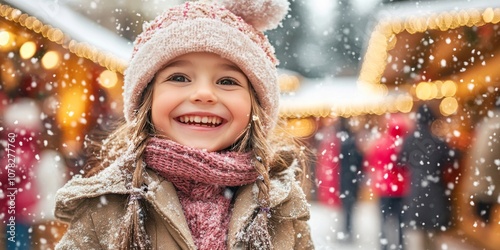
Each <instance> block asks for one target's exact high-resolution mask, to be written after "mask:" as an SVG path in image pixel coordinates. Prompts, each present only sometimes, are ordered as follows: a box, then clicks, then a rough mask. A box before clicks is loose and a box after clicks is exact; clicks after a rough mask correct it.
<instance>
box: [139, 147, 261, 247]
mask: <svg viewBox="0 0 500 250" xmlns="http://www.w3.org/2000/svg"><path fill="white" fill-rule="evenodd" d="M250 156H251V155H250V154H242V153H235V152H225V153H218V152H207V151H205V150H199V149H195V148H190V147H187V146H184V145H181V144H178V143H176V142H173V141H171V140H166V139H160V138H155V137H153V138H151V139H150V140H149V142H148V145H147V146H146V150H145V152H144V160H145V162H146V164H147V166H148V167H149V168H151V169H153V170H155V171H157V172H158V173H159V174H160V175H161V176H162V177H164V178H165V179H167V180H168V181H170V182H172V184H173V185H174V186H175V187H176V188H177V191H178V192H177V194H178V197H179V200H180V203H181V205H182V209H183V211H184V215H185V217H186V220H187V223H188V226H189V229H190V230H191V234H192V236H193V238H194V241H195V244H196V246H197V248H198V249H199V250H204V249H226V244H225V242H226V238H227V229H228V223H229V218H230V204H231V195H230V194H229V195H227V192H225V190H226V187H235V186H242V185H246V184H249V183H252V182H254V181H255V180H256V179H257V177H258V175H259V174H258V172H257V171H256V170H255V169H254V167H253V165H252V164H251V157H250Z"/></svg>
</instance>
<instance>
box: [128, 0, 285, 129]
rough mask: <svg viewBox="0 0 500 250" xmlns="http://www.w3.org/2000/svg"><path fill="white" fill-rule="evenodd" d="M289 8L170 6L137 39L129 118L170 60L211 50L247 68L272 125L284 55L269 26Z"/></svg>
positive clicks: (281, 1) (226, 0) (246, 3)
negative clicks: (278, 50) (280, 58)
mask: <svg viewBox="0 0 500 250" xmlns="http://www.w3.org/2000/svg"><path fill="white" fill-rule="evenodd" d="M288 8H289V3H288V1H287V0H233V1H231V0H220V1H218V3H215V2H209V1H198V2H186V3H184V4H182V5H178V6H175V7H172V8H170V9H168V10H167V11H166V12H164V13H163V14H161V15H160V16H158V17H157V18H155V19H154V20H153V21H152V22H150V23H149V24H146V25H145V26H146V27H145V29H144V31H143V32H142V33H141V34H140V35H139V36H138V37H137V39H136V40H135V43H134V50H133V53H132V59H131V61H130V63H129V66H128V68H127V69H126V71H125V86H124V113H125V119H126V120H127V121H128V122H130V121H131V120H133V119H134V118H135V116H136V114H135V112H136V110H137V109H138V107H139V101H140V98H141V95H142V92H143V91H144V89H145V88H146V86H147V84H148V83H150V82H151V80H152V79H153V77H154V76H155V74H156V72H158V71H159V70H161V69H162V67H163V66H164V65H165V64H166V63H168V62H169V61H170V60H172V59H174V58H176V57H178V56H180V55H183V54H186V53H191V52H211V53H215V54H218V55H220V56H222V57H223V58H226V59H228V60H230V61H232V62H233V63H234V64H236V65H237V66H238V67H239V68H240V69H241V70H242V71H243V73H245V75H246V76H247V77H248V79H249V80H250V82H251V84H252V86H253V88H254V90H255V92H256V94H257V99H258V101H259V104H260V105H261V106H262V107H263V109H264V112H265V114H266V116H267V117H259V119H260V120H261V122H262V123H263V125H264V127H265V128H266V129H268V130H270V129H272V128H273V127H274V125H275V122H276V119H277V116H278V108H279V107H278V106H279V104H278V101H279V87H278V80H277V70H276V66H277V64H278V61H277V59H276V57H275V55H274V48H273V47H272V45H271V44H270V43H269V41H268V40H267V38H266V36H265V35H264V34H263V31H265V30H269V29H274V28H276V27H277V26H278V25H279V23H280V22H281V20H282V19H283V18H284V17H285V15H286V13H287V12H288Z"/></svg>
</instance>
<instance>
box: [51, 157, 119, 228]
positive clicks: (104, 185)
mask: <svg viewBox="0 0 500 250" xmlns="http://www.w3.org/2000/svg"><path fill="white" fill-rule="evenodd" d="M127 193H128V191H127V188H126V177H125V175H124V174H123V171H121V169H120V166H119V164H111V165H110V166H109V167H107V168H105V169H104V170H102V171H101V172H99V173H98V174H96V175H94V176H91V177H82V176H81V175H76V176H74V177H73V178H72V179H71V180H70V181H68V182H67V183H66V184H65V185H64V186H63V187H62V188H60V189H59V190H58V191H57V193H56V197H55V198H56V207H55V212H54V214H55V216H56V218H58V219H60V220H63V221H67V222H69V221H70V220H71V219H72V218H73V216H74V215H75V213H76V210H77V209H78V208H79V207H80V205H81V204H82V203H84V202H86V201H88V200H89V199H93V198H98V197H103V196H104V195H107V194H127ZM99 199H101V198H99Z"/></svg>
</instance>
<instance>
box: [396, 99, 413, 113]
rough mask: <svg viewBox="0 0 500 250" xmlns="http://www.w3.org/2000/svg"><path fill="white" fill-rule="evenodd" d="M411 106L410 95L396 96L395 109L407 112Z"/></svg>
mask: <svg viewBox="0 0 500 250" xmlns="http://www.w3.org/2000/svg"><path fill="white" fill-rule="evenodd" d="M412 107H413V100H412V98H411V96H406V95H400V96H398V97H397V98H396V109H397V110H399V111H400V112H403V113H408V112H410V111H411V109H412Z"/></svg>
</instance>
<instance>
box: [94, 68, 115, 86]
mask: <svg viewBox="0 0 500 250" xmlns="http://www.w3.org/2000/svg"><path fill="white" fill-rule="evenodd" d="M97 81H98V82H99V84H101V85H102V86H103V87H105V88H112V87H114V86H115V85H116V83H117V82H118V76H117V75H116V73H115V72H113V71H110V70H104V71H103V72H102V73H101V74H100V75H99V78H97Z"/></svg>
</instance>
